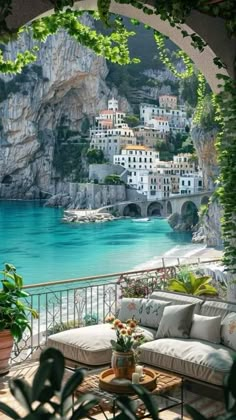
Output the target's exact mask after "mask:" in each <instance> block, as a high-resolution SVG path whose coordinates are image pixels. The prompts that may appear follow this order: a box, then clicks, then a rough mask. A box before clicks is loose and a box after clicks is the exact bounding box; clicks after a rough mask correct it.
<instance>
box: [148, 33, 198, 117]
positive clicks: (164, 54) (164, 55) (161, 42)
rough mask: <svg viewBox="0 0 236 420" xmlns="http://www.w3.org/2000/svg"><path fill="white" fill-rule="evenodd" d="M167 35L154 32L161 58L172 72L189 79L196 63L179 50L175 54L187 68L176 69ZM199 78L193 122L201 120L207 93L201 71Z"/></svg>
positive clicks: (180, 77)
mask: <svg viewBox="0 0 236 420" xmlns="http://www.w3.org/2000/svg"><path fill="white" fill-rule="evenodd" d="M165 38H166V37H165V36H164V35H162V34H161V33H160V32H157V31H155V32H154V39H155V41H156V45H157V48H158V50H159V58H160V60H161V61H162V63H163V64H164V65H165V66H166V67H167V68H168V69H169V70H170V71H171V73H172V74H173V75H174V76H175V77H177V78H179V79H182V80H184V79H188V78H190V77H191V76H192V75H193V74H194V65H193V63H192V61H191V60H190V58H189V56H188V55H187V54H186V53H185V52H184V51H182V50H178V51H177V52H176V53H175V55H176V57H177V58H181V59H182V61H183V63H184V66H185V70H184V71H182V72H180V71H178V70H177V69H176V67H175V65H174V64H173V63H172V61H171V59H170V58H169V52H168V50H167V48H166V47H165ZM197 79H198V88H197V106H196V109H195V113H194V117H193V123H195V124H197V123H199V122H200V121H201V116H202V113H203V108H204V105H203V103H204V97H205V93H206V80H205V77H204V75H203V74H202V73H201V72H200V71H199V72H198V74H197Z"/></svg>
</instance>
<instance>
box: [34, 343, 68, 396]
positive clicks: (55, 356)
mask: <svg viewBox="0 0 236 420" xmlns="http://www.w3.org/2000/svg"><path fill="white" fill-rule="evenodd" d="M46 360H52V361H53V366H52V370H51V374H50V377H49V378H48V379H49V381H50V383H51V384H52V387H53V388H54V390H55V391H60V389H61V382H62V378H63V375H64V369H65V360H64V356H63V354H62V353H61V352H60V351H59V350H57V349H54V348H47V349H46V350H44V351H43V352H42V353H41V355H40V358H39V361H40V364H41V363H42V362H44V361H46Z"/></svg>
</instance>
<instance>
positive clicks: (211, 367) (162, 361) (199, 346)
mask: <svg viewBox="0 0 236 420" xmlns="http://www.w3.org/2000/svg"><path fill="white" fill-rule="evenodd" d="M139 349H140V361H141V362H142V363H145V364H147V365H151V366H155V367H158V368H161V369H163V370H168V371H171V372H174V373H179V374H182V375H184V376H187V377H190V378H195V379H198V380H200V381H205V382H208V383H211V384H214V385H220V386H222V385H223V380H224V377H225V374H226V373H228V372H229V371H230V368H231V366H232V363H233V362H232V357H231V356H232V355H233V351H232V350H230V349H228V348H226V347H224V346H222V345H220V344H213V343H208V342H206V341H200V340H194V339H184V338H181V339H180V338H178V339H177V338H160V339H158V340H155V341H152V342H150V343H144V344H142V345H141V346H140V348H139Z"/></svg>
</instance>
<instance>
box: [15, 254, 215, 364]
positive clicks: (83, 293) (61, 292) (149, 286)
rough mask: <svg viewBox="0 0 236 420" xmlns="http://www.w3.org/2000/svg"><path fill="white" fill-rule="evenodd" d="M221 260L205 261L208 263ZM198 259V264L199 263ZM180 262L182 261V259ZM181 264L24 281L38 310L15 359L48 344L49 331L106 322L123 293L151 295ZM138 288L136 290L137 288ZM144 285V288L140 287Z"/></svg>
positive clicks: (31, 302) (163, 262)
mask: <svg viewBox="0 0 236 420" xmlns="http://www.w3.org/2000/svg"><path fill="white" fill-rule="evenodd" d="M216 261H219V260H211V261H204V263H205V262H207V263H210V262H216ZM199 262H200V260H199V259H198V261H197V262H195V264H198V263H199ZM179 265H180V262H179ZM177 267H178V266H166V265H165V261H164V259H163V260H162V267H160V268H155V269H148V270H147V269H145V270H138V271H129V272H122V273H112V274H106V275H99V276H90V277H83V278H77V279H68V280H60V281H52V282H47V283H40V284H35V285H25V286H24V289H25V290H26V291H27V292H28V293H29V297H28V298H26V301H27V304H28V305H29V306H31V307H32V308H34V309H35V310H36V311H37V312H38V315H39V317H38V319H33V318H32V316H31V315H29V317H30V325H31V332H30V331H28V330H27V331H26V332H25V334H24V338H23V340H22V341H21V342H20V343H18V344H15V345H14V349H13V353H12V361H13V362H19V361H22V360H25V359H27V358H29V357H31V355H32V354H33V353H34V352H35V351H36V350H37V349H42V348H43V347H44V346H45V345H46V344H47V338H48V336H49V335H50V334H54V333H56V332H59V331H62V330H65V329H69V328H75V327H82V326H86V325H91V324H97V323H100V322H104V320H105V318H106V316H108V315H111V314H113V315H117V313H118V309H119V305H120V300H121V298H122V293H123V294H124V287H125V286H126V285H127V282H128V284H129V287H126V288H125V296H129V292H130V288H132V296H134V292H135V290H136V292H137V296H140V292H141V293H142V295H143V297H148V296H150V294H151V293H152V291H153V290H157V289H159V290H160V289H161V290H164V289H165V286H166V284H167V281H168V279H170V278H172V277H174V276H175V274H176V270H177ZM134 289H135V290H134ZM140 289H141V290H140Z"/></svg>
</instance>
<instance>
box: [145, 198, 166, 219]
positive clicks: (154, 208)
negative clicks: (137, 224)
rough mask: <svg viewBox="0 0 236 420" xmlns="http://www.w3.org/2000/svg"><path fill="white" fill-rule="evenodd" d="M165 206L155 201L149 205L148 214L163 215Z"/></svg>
mask: <svg viewBox="0 0 236 420" xmlns="http://www.w3.org/2000/svg"><path fill="white" fill-rule="evenodd" d="M162 210H163V206H162V204H161V203H159V202H158V201H155V202H153V203H151V204H149V206H148V207H147V216H161V215H162Z"/></svg>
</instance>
